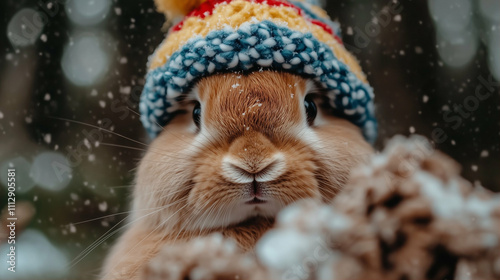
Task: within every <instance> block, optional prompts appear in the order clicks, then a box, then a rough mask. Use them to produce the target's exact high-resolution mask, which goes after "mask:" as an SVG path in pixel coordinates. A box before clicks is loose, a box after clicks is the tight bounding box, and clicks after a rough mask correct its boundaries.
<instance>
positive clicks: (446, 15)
mask: <svg viewBox="0 0 500 280" xmlns="http://www.w3.org/2000/svg"><path fill="white" fill-rule="evenodd" d="M429 9H430V12H431V16H432V19H433V20H434V22H435V23H436V25H437V27H438V30H439V31H440V32H441V33H447V32H458V31H462V30H464V29H465V28H466V27H467V26H468V25H469V22H470V21H471V16H472V5H471V2H470V0H429Z"/></svg>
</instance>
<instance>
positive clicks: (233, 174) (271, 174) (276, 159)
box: [222, 131, 286, 184]
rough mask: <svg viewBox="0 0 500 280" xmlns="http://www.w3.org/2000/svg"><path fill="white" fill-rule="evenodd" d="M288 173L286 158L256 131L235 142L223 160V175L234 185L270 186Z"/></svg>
mask: <svg viewBox="0 0 500 280" xmlns="http://www.w3.org/2000/svg"><path fill="white" fill-rule="evenodd" d="M285 169H286V160H285V156H284V154H283V153H282V152H280V151H279V150H278V149H276V147H275V146H274V144H273V143H272V142H271V141H270V140H269V139H268V138H267V137H266V136H265V135H263V134H262V133H260V132H257V131H249V132H247V133H246V134H245V135H243V136H240V137H238V138H236V139H235V140H234V141H233V142H232V143H231V146H230V147H229V150H228V153H227V155H226V156H225V157H224V158H223V160H222V173H223V175H224V177H226V179H227V180H228V181H230V182H233V183H242V184H246V183H251V182H253V181H257V182H269V181H272V180H275V179H277V178H278V177H279V176H281V175H282V174H283V173H284V172H285Z"/></svg>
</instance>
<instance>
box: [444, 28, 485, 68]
mask: <svg viewBox="0 0 500 280" xmlns="http://www.w3.org/2000/svg"><path fill="white" fill-rule="evenodd" d="M437 40H438V42H437V43H438V46H439V47H438V52H439V56H440V57H441V59H442V60H443V62H444V63H446V64H447V65H448V66H452V67H462V66H465V65H467V64H468V63H469V62H470V61H471V60H472V59H473V58H474V56H475V55H476V52H477V49H478V47H479V40H478V38H477V34H476V32H475V30H474V29H472V28H466V29H464V30H462V31H460V32H448V33H445V34H442V33H440V32H439V31H438V36H437Z"/></svg>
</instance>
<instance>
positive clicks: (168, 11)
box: [155, 0, 206, 18]
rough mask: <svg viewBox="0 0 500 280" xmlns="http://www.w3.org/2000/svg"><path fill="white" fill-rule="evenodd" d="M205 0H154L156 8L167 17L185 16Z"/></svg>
mask: <svg viewBox="0 0 500 280" xmlns="http://www.w3.org/2000/svg"><path fill="white" fill-rule="evenodd" d="M205 1H206V0H155V4H156V8H157V9H158V11H159V12H162V13H164V14H165V15H166V16H167V17H169V18H175V17H179V16H185V15H187V14H188V13H189V12H191V11H192V10H193V9H195V8H197V7H198V6H200V4H201V3H203V2H205Z"/></svg>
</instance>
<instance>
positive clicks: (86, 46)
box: [61, 33, 110, 86]
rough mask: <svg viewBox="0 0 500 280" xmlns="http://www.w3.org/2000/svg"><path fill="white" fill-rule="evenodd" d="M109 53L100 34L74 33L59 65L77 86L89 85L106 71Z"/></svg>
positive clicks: (100, 77)
mask: <svg viewBox="0 0 500 280" xmlns="http://www.w3.org/2000/svg"><path fill="white" fill-rule="evenodd" d="M109 64H110V58H109V54H108V52H107V51H106V48H105V41H104V40H103V39H102V36H99V35H96V34H92V33H81V34H76V35H75V37H74V38H73V40H72V41H71V42H70V43H69V44H68V45H67V46H66V48H65V49H64V53H63V57H62V61H61V66H62V69H63V71H64V75H65V76H66V78H68V79H69V80H70V81H71V82H72V83H73V84H75V85H77V86H91V85H93V84H95V83H97V82H99V81H100V80H101V79H102V78H103V77H104V76H105V75H106V73H107V72H108V70H109Z"/></svg>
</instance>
